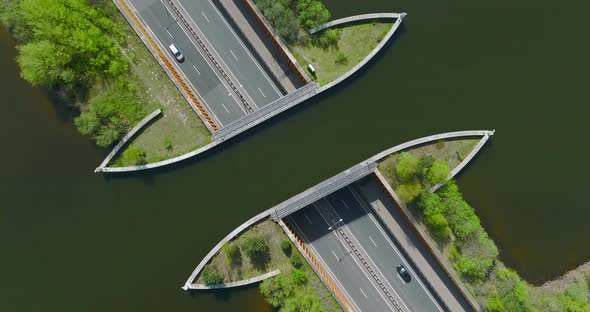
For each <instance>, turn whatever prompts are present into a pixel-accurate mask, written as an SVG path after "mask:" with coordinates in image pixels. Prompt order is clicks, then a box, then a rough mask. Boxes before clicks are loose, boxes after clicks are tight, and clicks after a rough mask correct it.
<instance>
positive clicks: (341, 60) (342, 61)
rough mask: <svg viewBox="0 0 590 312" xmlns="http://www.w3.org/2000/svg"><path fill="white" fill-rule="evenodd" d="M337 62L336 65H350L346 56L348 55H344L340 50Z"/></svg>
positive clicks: (337, 53)
mask: <svg viewBox="0 0 590 312" xmlns="http://www.w3.org/2000/svg"><path fill="white" fill-rule="evenodd" d="M335 62H336V64H346V63H348V56H346V53H344V51H342V50H338V52H336V60H335Z"/></svg>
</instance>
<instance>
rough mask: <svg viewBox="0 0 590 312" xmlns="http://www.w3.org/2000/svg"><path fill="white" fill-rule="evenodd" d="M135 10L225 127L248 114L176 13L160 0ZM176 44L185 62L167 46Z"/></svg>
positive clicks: (140, 3) (141, 2)
mask: <svg viewBox="0 0 590 312" xmlns="http://www.w3.org/2000/svg"><path fill="white" fill-rule="evenodd" d="M132 4H133V7H134V8H135V9H136V10H137V12H138V13H139V15H140V17H141V18H142V20H143V21H144V22H145V23H146V24H147V26H148V27H149V29H150V30H151V31H152V32H153V33H154V34H155V36H156V38H155V39H156V41H157V42H159V43H160V45H161V48H162V49H163V51H164V52H167V53H169V55H170V61H171V62H175V63H176V64H177V65H178V67H179V68H180V70H181V71H182V73H183V74H184V75H185V76H186V77H187V78H188V81H189V83H190V84H191V85H192V86H193V89H194V90H196V92H197V94H198V95H199V97H200V99H201V100H203V101H204V104H205V105H206V106H207V108H208V109H209V111H210V112H212V114H213V116H214V118H215V119H216V121H217V122H218V123H219V124H220V125H222V126H223V125H226V124H228V123H230V122H232V121H234V120H236V119H238V118H240V117H242V116H244V115H246V111H245V109H244V108H243V106H242V104H241V103H239V101H238V100H237V99H236V95H235V94H234V93H233V92H232V91H231V89H230V88H229V87H228V86H227V85H226V82H225V81H224V80H223V78H222V77H220V76H219V73H218V72H217V70H216V69H215V68H214V67H213V66H212V65H211V64H210V63H209V62H210V61H209V59H208V58H207V56H206V55H205V54H204V52H203V51H202V50H201V48H200V47H198V46H197V43H196V42H194V39H193V38H192V37H190V36H189V35H188V33H187V32H186V30H185V29H183V28H181V25H180V23H179V22H178V21H177V18H176V17H175V16H174V14H173V12H171V11H170V10H169V8H168V7H167V6H166V5H165V4H164V2H162V1H161V0H136V1H133V3H132ZM170 44H175V45H176V46H177V47H178V49H179V50H180V51H181V52H182V54H184V57H185V60H184V62H182V63H179V62H176V60H175V59H174V57H173V56H172V54H171V52H170V50H169V49H168V46H169V45H170Z"/></svg>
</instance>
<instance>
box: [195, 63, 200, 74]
mask: <svg viewBox="0 0 590 312" xmlns="http://www.w3.org/2000/svg"><path fill="white" fill-rule="evenodd" d="M193 68H194V69H195V70H196V71H197V74H199V75H201V72H200V71H199V70H198V69H197V67H196V66H195V65H193Z"/></svg>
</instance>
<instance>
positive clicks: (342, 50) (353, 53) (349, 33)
mask: <svg viewBox="0 0 590 312" xmlns="http://www.w3.org/2000/svg"><path fill="white" fill-rule="evenodd" d="M392 26H393V23H391V22H387V23H386V22H373V23H371V22H368V23H366V24H351V25H348V26H346V25H345V26H343V27H340V28H336V29H334V30H333V31H334V33H335V34H336V37H337V40H336V42H335V43H334V44H331V45H329V46H327V47H322V46H320V45H314V44H313V43H312V42H313V41H315V40H316V38H314V37H315V36H321V35H322V33H321V32H320V33H318V34H314V35H311V36H310V37H311V42H303V43H301V42H297V43H295V44H290V45H289V49H290V50H291V52H292V53H293V56H295V58H296V59H297V62H299V64H300V65H301V66H302V67H304V68H306V67H307V65H309V64H312V65H313V66H314V67H315V69H316V75H315V77H313V78H314V79H315V80H316V81H317V82H318V83H319V84H320V85H325V84H327V83H328V82H330V81H332V80H335V79H337V78H338V77H340V76H341V75H343V74H344V73H346V72H347V71H349V70H350V69H351V68H352V67H354V66H355V65H356V64H358V63H359V62H360V61H362V60H363V59H364V58H365V57H366V56H367V55H369V53H371V51H372V50H373V49H374V48H375V47H376V46H377V44H379V42H381V40H382V39H383V38H384V37H385V35H386V34H387V32H388V31H389V30H390V29H391V27H392Z"/></svg>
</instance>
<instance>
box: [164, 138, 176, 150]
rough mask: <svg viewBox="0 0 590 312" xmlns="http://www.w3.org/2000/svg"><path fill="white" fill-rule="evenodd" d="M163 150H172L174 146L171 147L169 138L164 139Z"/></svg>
mask: <svg viewBox="0 0 590 312" xmlns="http://www.w3.org/2000/svg"><path fill="white" fill-rule="evenodd" d="M164 148H165V149H166V150H167V151H171V150H172V148H174V145H172V140H170V138H169V137H165V138H164Z"/></svg>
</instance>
